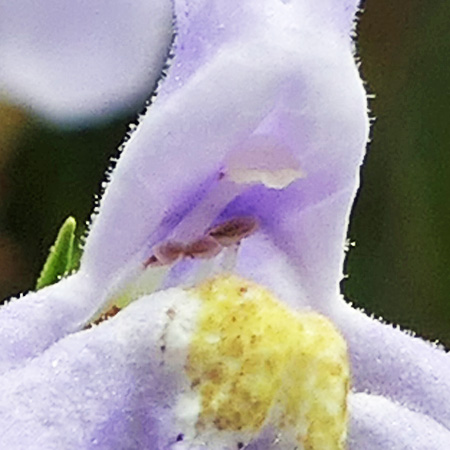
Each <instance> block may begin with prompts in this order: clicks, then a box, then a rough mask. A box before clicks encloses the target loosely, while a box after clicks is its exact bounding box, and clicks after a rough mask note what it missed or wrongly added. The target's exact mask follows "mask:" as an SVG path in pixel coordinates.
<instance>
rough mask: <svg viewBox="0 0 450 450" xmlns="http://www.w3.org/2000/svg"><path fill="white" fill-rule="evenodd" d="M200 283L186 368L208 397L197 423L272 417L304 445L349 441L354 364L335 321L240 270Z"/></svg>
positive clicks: (244, 426)
mask: <svg viewBox="0 0 450 450" xmlns="http://www.w3.org/2000/svg"><path fill="white" fill-rule="evenodd" d="M193 291H194V293H195V294H196V296H198V297H199V298H200V299H201V301H202V309H201V312H200V317H199V322H198V327H197V330H196V332H195V334H194V336H193V338H192V341H191V345H190V349H189V356H188V361H187V365H186V371H187V374H188V376H189V378H190V380H191V385H192V386H193V388H194V390H195V391H196V392H197V393H198V394H199V395H200V398H201V412H200V416H199V419H198V422H197V425H196V426H197V429H198V430H199V431H201V430H202V429H211V428H214V429H217V430H227V431H242V432H250V433H251V434H253V433H255V434H257V433H258V431H259V430H260V429H261V428H262V427H263V426H265V425H270V426H273V427H275V428H276V429H278V430H279V431H280V433H281V434H282V435H286V436H291V437H292V439H293V440H294V441H295V442H296V443H298V444H299V447H300V448H305V449H315V450H328V449H330V450H331V449H343V448H345V440H346V434H347V393H348V388H349V364H348V357H347V347H346V343H345V341H344V339H343V338H342V336H341V335H340V334H339V332H338V331H337V330H336V328H335V327H334V326H333V325H332V323H331V322H330V321H329V320H328V319H327V318H325V317H324V316H321V315H319V314H316V313H310V312H308V313H298V312H294V311H291V310H290V309H288V308H287V307H286V306H285V305H283V304H282V303H281V302H279V301H278V300H277V299H276V298H274V296H273V295H272V294H271V293H270V292H269V291H267V290H266V289H264V288H262V287H260V286H258V285H256V284H254V283H251V282H249V281H246V280H243V279H241V278H238V277H235V276H225V277H218V278H215V279H213V280H209V281H208V282H205V283H204V284H203V285H201V286H199V287H197V288H195V289H193Z"/></svg>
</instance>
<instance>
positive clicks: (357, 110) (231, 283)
mask: <svg viewBox="0 0 450 450" xmlns="http://www.w3.org/2000/svg"><path fill="white" fill-rule="evenodd" d="M356 8H357V2H356V1H354V0H346V1H341V2H336V1H334V0H328V1H324V2H321V3H320V4H317V3H316V2H312V1H306V2H300V1H294V0H293V1H275V0H263V1H261V0H260V1H258V2H256V1H252V0H248V1H245V2H242V1H227V2H225V1H219V0H217V1H175V2H174V13H175V17H176V28H177V38H176V41H175V47H174V58H173V60H172V62H171V68H170V70H169V72H168V76H167V79H166V80H165V81H164V82H163V83H162V84H161V85H160V88H159V91H158V96H157V97H156V100H155V101H154V103H153V104H152V106H151V107H150V108H149V109H148V111H147V112H146V114H145V116H144V117H143V118H142V120H141V123H140V125H139V126H138V128H137V130H136V131H135V132H134V133H133V134H132V135H131V138H130V140H129V141H128V143H127V145H126V148H125V151H124V152H123V154H122V156H121V159H120V162H119V164H118V166H117V169H116V170H115V171H114V173H113V176H112V177H111V181H110V183H109V185H108V187H107V190H106V192H105V195H104V197H103V199H102V201H101V203H100V206H99V209H98V212H97V214H96V216H95V217H94V220H93V225H92V229H91V231H90V234H89V237H88V239H87V241H86V246H85V250H84V254H83V259H82V262H81V267H80V270H79V271H78V272H77V273H76V274H75V275H72V276H71V277H69V278H67V279H64V280H62V281H60V282H59V283H57V284H56V285H53V286H51V287H48V288H45V289H43V290H41V291H38V292H37V293H30V294H28V295H26V296H24V297H22V298H21V299H19V300H15V301H12V302H10V303H9V304H8V305H7V306H5V307H3V308H2V309H1V310H0V325H1V326H0V337H1V341H2V346H1V350H0V373H1V377H2V386H3V390H2V392H1V394H0V422H1V423H2V430H4V431H3V433H2V435H1V436H0V443H1V444H2V446H3V447H4V448H11V449H19V448H29V449H32V448H39V449H42V448H58V449H59V448H64V449H71V448H74V449H75V448H77V449H79V448H86V449H91V448H102V449H111V448H127V449H143V448H145V449H166V448H177V449H178V448H243V447H244V446H245V447H246V448H252V449H265V448H292V445H293V444H292V442H293V441H294V442H296V445H298V446H299V448H301V447H302V445H303V447H304V448H315V449H319V448H342V446H343V443H342V441H341V437H342V435H340V434H339V435H336V436H337V437H336V439H335V441H334V442H331V443H330V441H326V444H324V445H322V444H319V443H318V442H325V441H320V439H322V437H323V436H322V434H323V433H322V431H323V430H324V429H325V428H327V427H326V426H323V427H322V429H321V430H319V431H317V430H315V431H314V433H313V432H311V433H309V428H308V427H311V428H313V425H312V423H313V421H311V420H309V419H311V417H309V419H308V418H307V419H306V421H305V422H301V425H302V426H305V427H307V428H308V430H306V431H305V430H303V431H302V430H299V429H298V424H297V423H294V424H290V423H289V420H290V419H292V417H297V416H296V415H295V414H296V413H295V414H291V413H289V414H288V413H287V412H286V411H287V410H288V409H289V408H287V407H286V408H287V409H283V410H282V411H281V413H280V412H279V411H278V412H277V411H275V412H274V411H272V410H270V413H267V415H263V416H262V422H261V423H256V425H255V423H253V422H252V420H253V419H254V417H255V416H257V413H259V411H260V409H258V408H259V407H260V405H257V406H255V402H254V401H253V400H254V399H252V398H251V396H250V397H249V399H248V404H249V405H252V407H253V408H254V409H252V410H251V411H250V414H247V415H246V416H245V417H246V418H245V420H244V419H242V415H244V414H245V413H246V411H245V404H244V406H243V407H242V408H241V409H240V410H239V411H237V412H239V417H238V418H232V419H230V418H227V421H224V420H225V419H224V418H225V417H227V416H226V414H225V413H223V414H222V413H221V414H220V415H219V416H216V418H220V420H217V421H215V422H213V423H206V424H205V423H202V420H204V418H205V414H203V413H204V411H203V410H202V408H203V409H204V406H205V404H206V403H205V402H203V403H202V402H200V403H199V402H198V398H197V397H196V395H197V394H198V391H196V388H197V386H198V385H200V386H201V387H205V383H204V377H205V375H204V374H205V372H204V371H203V372H201V373H202V374H201V375H198V373H197V372H198V371H199V370H200V369H199V368H202V367H203V366H204V365H205V364H206V363H208V362H209V361H210V358H211V357H212V356H211V353H207V354H206V353H205V352H204V349H205V348H206V344H208V345H210V346H211V345H212V346H214V345H215V344H217V349H218V350H217V354H218V357H219V359H220V358H224V361H225V357H227V358H228V359H227V360H226V361H228V362H229V361H230V359H229V358H231V356H230V354H229V353H227V351H226V350H224V349H223V348H222V347H221V346H219V343H220V344H223V337H224V336H225V337H226V338H229V337H230V336H231V334H229V333H232V332H233V330H234V329H235V328H234V327H236V325H234V324H233V323H234V322H238V323H239V324H240V325H239V327H240V328H239V333H242V337H241V334H239V333H238V334H237V335H234V338H233V339H234V341H233V342H234V343H236V339H238V336H239V338H241V339H242V340H243V343H242V345H241V347H240V348H241V356H242V355H244V357H246V358H247V359H248V360H252V361H253V359H252V358H253V356H254V353H252V351H253V350H249V349H257V350H258V351H259V350H260V349H267V351H268V352H269V355H270V357H269V358H268V359H264V358H265V357H263V356H261V355H260V356H259V359H258V358H257V360H259V361H261V360H263V361H271V360H272V359H273V358H275V359H276V358H281V359H282V363H281V362H278V360H277V363H276V364H274V365H275V366H277V367H281V365H282V366H283V370H285V369H284V368H285V367H287V366H289V361H290V359H289V355H291V356H292V358H293V360H295V361H296V362H297V361H300V359H299V358H300V354H304V353H305V352H307V351H308V352H309V351H311V353H310V354H309V356H308V357H307V358H306V359H305V360H304V361H305V365H297V366H296V370H297V371H298V380H299V381H298V383H299V384H301V385H302V386H303V384H302V383H306V384H305V385H304V386H306V385H307V383H308V382H310V383H311V386H312V387H311V389H310V392H309V393H305V394H302V395H304V396H300V397H299V398H300V402H301V401H304V402H305V404H308V405H314V399H315V400H316V404H320V405H321V408H322V409H321V411H322V417H325V416H326V414H328V413H329V409H330V408H331V407H333V408H334V407H336V408H338V409H339V408H343V409H345V404H342V403H341V404H340V403H334V399H335V397H336V398H338V397H339V398H344V397H343V396H342V393H343V392H344V391H343V389H345V386H344V384H345V382H346V364H345V348H344V347H345V344H343V341H342V339H341V338H340V336H339V334H337V333H336V332H335V331H334V330H333V327H332V326H331V325H330V323H329V322H328V321H326V320H325V319H323V316H321V315H318V314H316V313H314V312H313V311H316V312H318V313H320V314H322V315H324V316H327V317H328V318H329V319H330V320H331V321H332V322H334V323H335V324H336V325H337V327H338V328H339V329H340V330H341V332H342V334H343V336H344V337H345V339H346V341H347V344H348V346H349V353H350V359H351V370H352V392H351V394H350V395H349V406H350V432H349V437H348V444H349V447H350V448H351V449H358V450H360V449H364V450H366V449H368V450H370V449H387V448H388V449H445V448H450V446H449V444H448V443H449V442H450V430H449V428H450V408H449V407H448V404H449V403H450V393H449V392H450V389H449V388H450V382H449V380H448V376H447V374H448V373H450V359H449V357H448V355H447V354H446V353H445V352H443V351H442V350H440V349H438V348H436V347H433V346H432V345H431V344H428V343H426V342H423V341H421V340H420V339H418V338H415V337H412V336H409V335H407V334H405V333H402V332H401V331H400V330H397V329H395V328H393V327H391V326H389V325H385V324H382V323H381V322H378V321H376V320H374V319H372V318H369V317H367V316H365V315H364V314H363V313H362V312H360V311H357V310H355V309H353V308H352V307H351V306H350V305H348V304H347V303H345V302H344V301H343V299H342V298H341V294H340V291H339V281H340V279H341V278H342V265H343V259H344V247H345V238H346V231H347V225H348V218H349V212H350V208H351V204H352V201H353V198H354V196H355V193H356V189H357V187H358V174H359V167H360V164H361V162H362V158H363V156H364V149H365V143H366V140H367V134H368V119H367V106H366V96H365V92H364V89H363V86H362V82H361V80H360V77H359V74H358V71H357V68H356V65H355V62H354V57H353V52H352V44H351V40H350V34H351V30H352V26H353V21H354V14H355V11H356ZM239 242H240V245H239ZM230 270H231V271H232V272H233V273H234V274H235V275H234V276H232V277H231V278H230V277H229V276H228V275H221V274H224V273H228V272H229V271H230ZM218 274H219V277H218V278H217V276H218ZM211 277H213V278H211ZM214 277H216V278H214ZM241 277H244V278H245V279H247V280H252V281H242V278H241ZM205 280H206V281H205ZM211 280H213V281H211ZM214 280H216V281H214ZM217 280H218V281H217ZM261 286H264V287H266V288H268V289H269V290H270V291H271V292H272V293H273V295H274V296H275V297H277V298H278V299H280V300H281V301H282V302H283V304H284V305H285V306H280V305H279V304H278V303H277V302H276V301H274V300H273V297H272V295H271V294H267V291H266V290H265V289H264V288H262V287H261ZM236 288H238V289H237V290H236ZM237 291H239V292H240V294H239V295H241V294H242V295H243V296H245V295H247V293H248V292H251V293H252V296H253V297H252V298H254V299H257V301H256V303H252V302H249V303H245V302H244V303H242V304H244V307H243V308H244V309H239V313H240V314H238V315H235V316H233V315H230V312H229V311H230V309H232V308H233V307H234V306H233V305H235V304H241V303H231V304H229V303H226V302H228V301H231V300H233V298H234V297H235V296H236V295H238V294H236V292H237ZM218 296H219V297H220V296H222V297H223V298H222V300H223V299H225V300H223V301H225V303H220V302H218V303H217V302H216V300H217V297H218ZM230 299H231V300H230ZM131 302H132V304H129V303H131ZM215 302H216V303H215ZM217 304H220V305H225V306H226V308H224V309H222V310H221V314H216V313H217V312H218V309H215V308H216V306H211V305H217ZM205 305H206V306H205ZM208 305H209V306H208ZM255 305H256V306H255ZM125 306H126V307H125ZM210 306H211V308H212V309H208V308H209V307H210ZM259 306H260V308H259ZM111 307H115V308H116V309H115V310H114V312H117V309H118V308H123V310H121V311H120V312H119V313H118V314H117V315H116V316H115V317H113V318H111V319H110V320H108V321H105V322H102V323H100V324H99V325H98V326H94V327H92V328H90V329H84V328H85V327H86V324H88V323H90V322H91V323H92V322H93V321H94V320H95V319H96V318H98V317H99V316H100V315H101V314H102V313H104V312H108V311H110V308H111ZM247 308H250V309H248V310H247ZM251 308H254V309H251ZM293 310H295V311H298V313H296V312H292V311H293ZM267 311H269V312H270V313H267ZM245 314H247V315H245ZM233 317H234V319H235V320H234V321H233ZM243 317H244V318H247V319H248V327H245V326H244V325H243V321H242V318H243ZM228 319H229V322H227V320H228ZM313 322H314V325H311V324H312V323H313ZM199 324H200V325H199ZM211 324H213V326H211ZM280 324H281V325H280ZM283 325H284V328H283V327H282V326H283ZM258 327H261V329H263V330H264V333H262V334H261V333H260V334H258V333H254V332H253V331H252V330H255V329H258ZM277 327H278V328H277ZM296 328H298V329H302V330H307V332H306V333H305V334H304V335H302V338H301V339H300V340H298V341H295V342H296V343H297V344H298V347H297V345H295V346H290V344H289V342H291V340H292V339H296V337H298V336H299V335H297V334H294V335H293V334H291V332H292V330H293V329H296ZM215 329H217V330H219V329H220V330H223V333H225V334H223V335H218V336H215V335H214V333H213V332H212V331H214V330H215ZM319 329H321V330H322V332H323V334H321V333H320V332H318V330H319ZM199 330H200V331H199ZM249 330H250V331H249ZM274 330H275V331H274ZM282 330H285V335H283V333H282ZM221 332H222V331H221ZM227 333H228V334H227ZM249 333H250V334H249ZM252 333H253V334H252ZM267 333H273V335H270V334H269V335H270V336H273V340H272V339H271V340H270V343H269V342H264V345H263V346H262V347H261V346H258V345H256V344H254V343H253V342H252V341H251V338H252V336H256V338H255V339H259V338H261V339H263V337H264V336H267ZM205 336H206V337H205ZM248 336H250V340H249V341H246V340H245V339H247V337H248ZM284 336H286V337H284ZM321 336H322V339H321ZM214 339H216V340H214ZM308 339H311V340H312V341H311V342H312V343H310V344H308V343H307V341H308ZM282 341H288V344H287V346H286V345H285V344H284V343H283V345H282V344H281V342H282ZM320 341H322V344H323V343H325V345H324V346H320ZM193 342H194V344H193ZM248 342H250V344H251V345H250V344H248ZM273 342H275V343H276V344H277V345H278V343H280V347H279V348H280V352H279V353H276V352H273ZM213 344H214V345H213ZM249 345H250V346H249ZM319 347H320V350H319ZM233 348H235V347H233ZM286 349H288V353H286V355H288V356H285V357H282V356H279V355H280V354H284V353H283V352H285V351H286ZM298 349H300V350H298ZM205 354H206V355H207V356H205ZM233 358H237V357H236V356H233ZM261 358H262V359H261ZM238 360H239V361H241V360H240V359H238ZM232 361H236V359H232ZM219 362H220V361H219ZM313 363H314V364H317V365H315V366H314V367H313V365H314V364H313ZM331 366H333V367H334V369H336V370H337V372H338V373H339V375H337V376H336V377H335V378H333V380H334V381H333V382H330V380H331V378H330V373H331V372H332V370H331V369H330V367H331ZM214 367H216V366H214ZM223 368H224V370H225V371H227V372H226V374H229V373H230V372H229V371H228V370H229V368H230V365H229V364H228V363H225V362H224V365H223ZM246 370H247V371H250V369H246ZM270 370H271V369H270ZM270 370H269V369H267V368H266V369H264V370H262V369H261V370H260V371H259V372H258V371H256V374H255V378H254V379H253V380H254V383H252V389H253V391H252V390H250V391H245V392H251V393H252V395H253V394H254V393H255V392H256V391H257V390H258V386H259V384H258V383H259V382H261V383H262V384H261V386H262V388H263V389H262V391H263V394H262V396H261V397H257V398H258V399H259V400H264V399H265V398H266V397H264V394H265V393H267V392H268V388H267V386H268V385H267V384H265V383H267V382H268V381H267V380H270V378H267V377H265V376H263V377H262V378H259V377H257V376H256V375H258V374H262V375H264V374H266V373H267V372H268V371H270ZM277 373H278V372H277ZM293 373H294V372H293V369H289V370H288V369H286V371H285V372H283V371H282V372H281V374H282V375H286V374H288V375H289V376H287V377H285V378H283V377H282V378H283V381H282V382H280V383H281V386H282V389H281V392H284V391H283V389H285V388H286V383H288V384H289V383H290V380H291V379H292V378H291V377H292V374H293ZM322 375H323V377H321V376H322ZM208 376H209V379H210V380H217V379H220V378H221V375H220V374H219V373H214V374H211V373H210V374H209V375H208ZM202 377H203V378H202ZM222 378H224V380H225V381H224V383H226V382H227V381H228V378H227V377H226V376H225V377H222ZM317 380H319V381H317ZM222 381H223V380H222ZM222 381H221V382H222ZM323 383H325V385H326V386H327V388H326V389H325V390H323V391H322V390H321V389H322V387H323ZM213 384H214V383H213ZM218 384H220V383H216V384H215V385H214V386H217V385H218ZM208 386H209V387H210V385H208ZM214 386H213V387H214ZM220 386H223V384H220ZM271 386H272V385H271ZM290 386H291V385H290ZM234 388H236V386H234ZM296 388H297V386H294V385H292V386H291V387H290V389H285V391H286V392H288V393H290V392H295V393H298V390H296ZM232 390H233V389H231V391H232ZM210 392H211V396H212V398H214V399H216V398H217V397H215V396H214V389H213V388H212V387H211V390H210ZM240 392H242V391H240ZM277 392H279V391H277ZM344 393H345V392H344ZM322 394H323V395H322ZM204 395H205V394H204V391H202V396H203V397H202V398H203V399H204ZM227 395H228V397H227V396H225V397H226V399H228V398H231V399H236V396H235V394H227ZM254 395H256V394H254ZM276 395H278V394H276ZM276 395H275V397H270V399H271V400H273V399H274V398H275V399H278V397H276ZM327 396H328V397H327ZM288 397H289V396H288ZM294 398H296V397H295V396H294ZM240 400H242V397H240ZM327 400H328V403H327ZM277 401H278V400H277ZM297 403H298V402H297ZM282 404H283V405H284V406H283V407H285V405H290V403H289V399H286V400H285V402H284V403H282V402H281V401H280V402H279V403H277V405H282ZM336 405H337V406H336ZM208 406H211V403H208ZM196 408H197V409H196ZM293 408H294V409H295V407H293ZM312 408H313V406H311V409H312ZM252 413H254V414H253V417H252ZM344 415H345V411H344ZM306 416H308V414H306ZM206 417H208V416H207V415H206ZM280 417H281V418H284V419H286V420H285V422H287V424H286V423H283V426H281V424H282V422H283V421H282V420H281V419H280ZM314 417H316V416H314ZM317 417H318V418H319V419H318V420H319V422H320V417H321V416H320V414H319V416H317ZM333 417H334V416H333ZM308 420H309V421H308ZM250 422H251V423H252V427H248V424H249V423H250ZM236 423H239V424H241V425H242V427H241V428H240V429H237V428H233V426H232V425H234V424H236ZM333 423H334V422H333ZM230 424H231V425H230ZM296 427H297V428H296ZM192 430H194V434H192ZM292 430H294V431H295V433H294V435H292ZM316 431H317V432H316ZM190 433H191V434H190ZM195 433H197V434H195ZM321 433H322V434H321ZM312 435H314V439H317V440H314V441H311V440H309V438H310V437H311V436H312ZM319 435H320V436H319ZM299 436H300V437H299ZM304 436H306V438H305V439H304V440H302V439H303V437H304ZM317 436H319V437H317ZM324 439H325V438H324Z"/></svg>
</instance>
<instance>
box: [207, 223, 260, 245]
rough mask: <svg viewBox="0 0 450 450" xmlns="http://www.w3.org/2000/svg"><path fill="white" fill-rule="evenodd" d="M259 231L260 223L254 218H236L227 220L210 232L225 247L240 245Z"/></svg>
mask: <svg viewBox="0 0 450 450" xmlns="http://www.w3.org/2000/svg"><path fill="white" fill-rule="evenodd" d="M257 229H258V222H257V221H256V219H254V218H253V217H235V218H233V219H230V220H227V221H226V222H223V223H221V224H219V225H217V226H215V227H213V228H211V229H210V230H209V231H208V235H209V236H211V237H213V238H214V239H215V240H216V241H217V242H218V243H219V244H220V245H222V246H223V247H230V246H231V245H234V244H237V243H239V242H240V241H241V240H242V239H244V238H246V237H248V236H250V235H251V234H253V233H254V232H255V231H256V230H257Z"/></svg>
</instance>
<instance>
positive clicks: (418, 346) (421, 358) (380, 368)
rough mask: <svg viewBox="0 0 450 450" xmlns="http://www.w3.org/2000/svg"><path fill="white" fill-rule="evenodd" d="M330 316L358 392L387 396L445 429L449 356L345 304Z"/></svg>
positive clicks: (449, 423)
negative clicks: (340, 335) (346, 349)
mask: <svg viewBox="0 0 450 450" xmlns="http://www.w3.org/2000/svg"><path fill="white" fill-rule="evenodd" d="M330 313H331V317H332V319H333V320H335V322H336V324H337V325H338V326H339V327H340V328H341V330H342V333H343V334H344V336H345V338H346V339H347V342H348V345H349V349H350V356H351V364H352V371H353V377H354V380H353V385H354V388H355V389H356V390H357V391H362V392H369V393H371V394H375V395H381V396H384V397H387V398H390V399H392V400H394V401H395V402H397V403H399V404H402V405H405V407H407V408H409V409H411V410H412V411H417V412H418V413H420V414H423V415H426V416H429V417H430V418H433V419H434V420H435V421H436V422H438V423H440V424H442V425H443V426H444V427H446V428H447V429H448V430H450V408H449V405H450V378H449V375H448V374H449V373H450V355H449V354H448V353H446V352H444V351H443V350H441V349H438V348H436V347H433V345H432V344H430V343H428V342H425V341H423V340H421V339H420V338H416V337H412V336H408V335H407V334H406V333H404V332H402V331H400V330H399V329H396V328H394V327H392V326H391V325H385V324H383V323H381V322H378V321H376V320H374V319H372V318H370V317H368V316H366V315H365V314H364V313H362V312H361V311H358V310H356V309H353V308H351V306H350V305H347V304H346V303H344V302H336V309H335V311H334V312H331V311H330ZM432 448H440V447H432Z"/></svg>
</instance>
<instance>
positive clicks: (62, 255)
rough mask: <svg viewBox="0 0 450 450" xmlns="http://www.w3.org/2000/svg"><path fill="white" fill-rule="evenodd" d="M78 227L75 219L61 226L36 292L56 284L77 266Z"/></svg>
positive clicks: (70, 218) (66, 221)
mask: <svg viewBox="0 0 450 450" xmlns="http://www.w3.org/2000/svg"><path fill="white" fill-rule="evenodd" d="M76 225H77V224H76V221H75V219H74V218H73V217H68V218H67V219H66V220H65V222H64V223H63V225H62V226H61V228H60V230H59V232H58V236H57V237H56V240H55V243H54V244H53V246H52V247H51V248H50V253H49V255H48V257H47V261H45V264H44V267H43V269H42V271H41V275H40V276H39V279H38V281H37V283H36V290H39V289H42V288H43V287H45V286H49V285H51V284H54V283H56V282H57V281H58V280H59V279H60V278H61V277H63V276H64V275H67V273H69V272H70V271H71V270H72V269H73V268H74V266H75V265H76V264H77V262H78V261H77V259H78V258H75V257H74V256H76V255H75V254H74V241H75V228H76Z"/></svg>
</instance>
